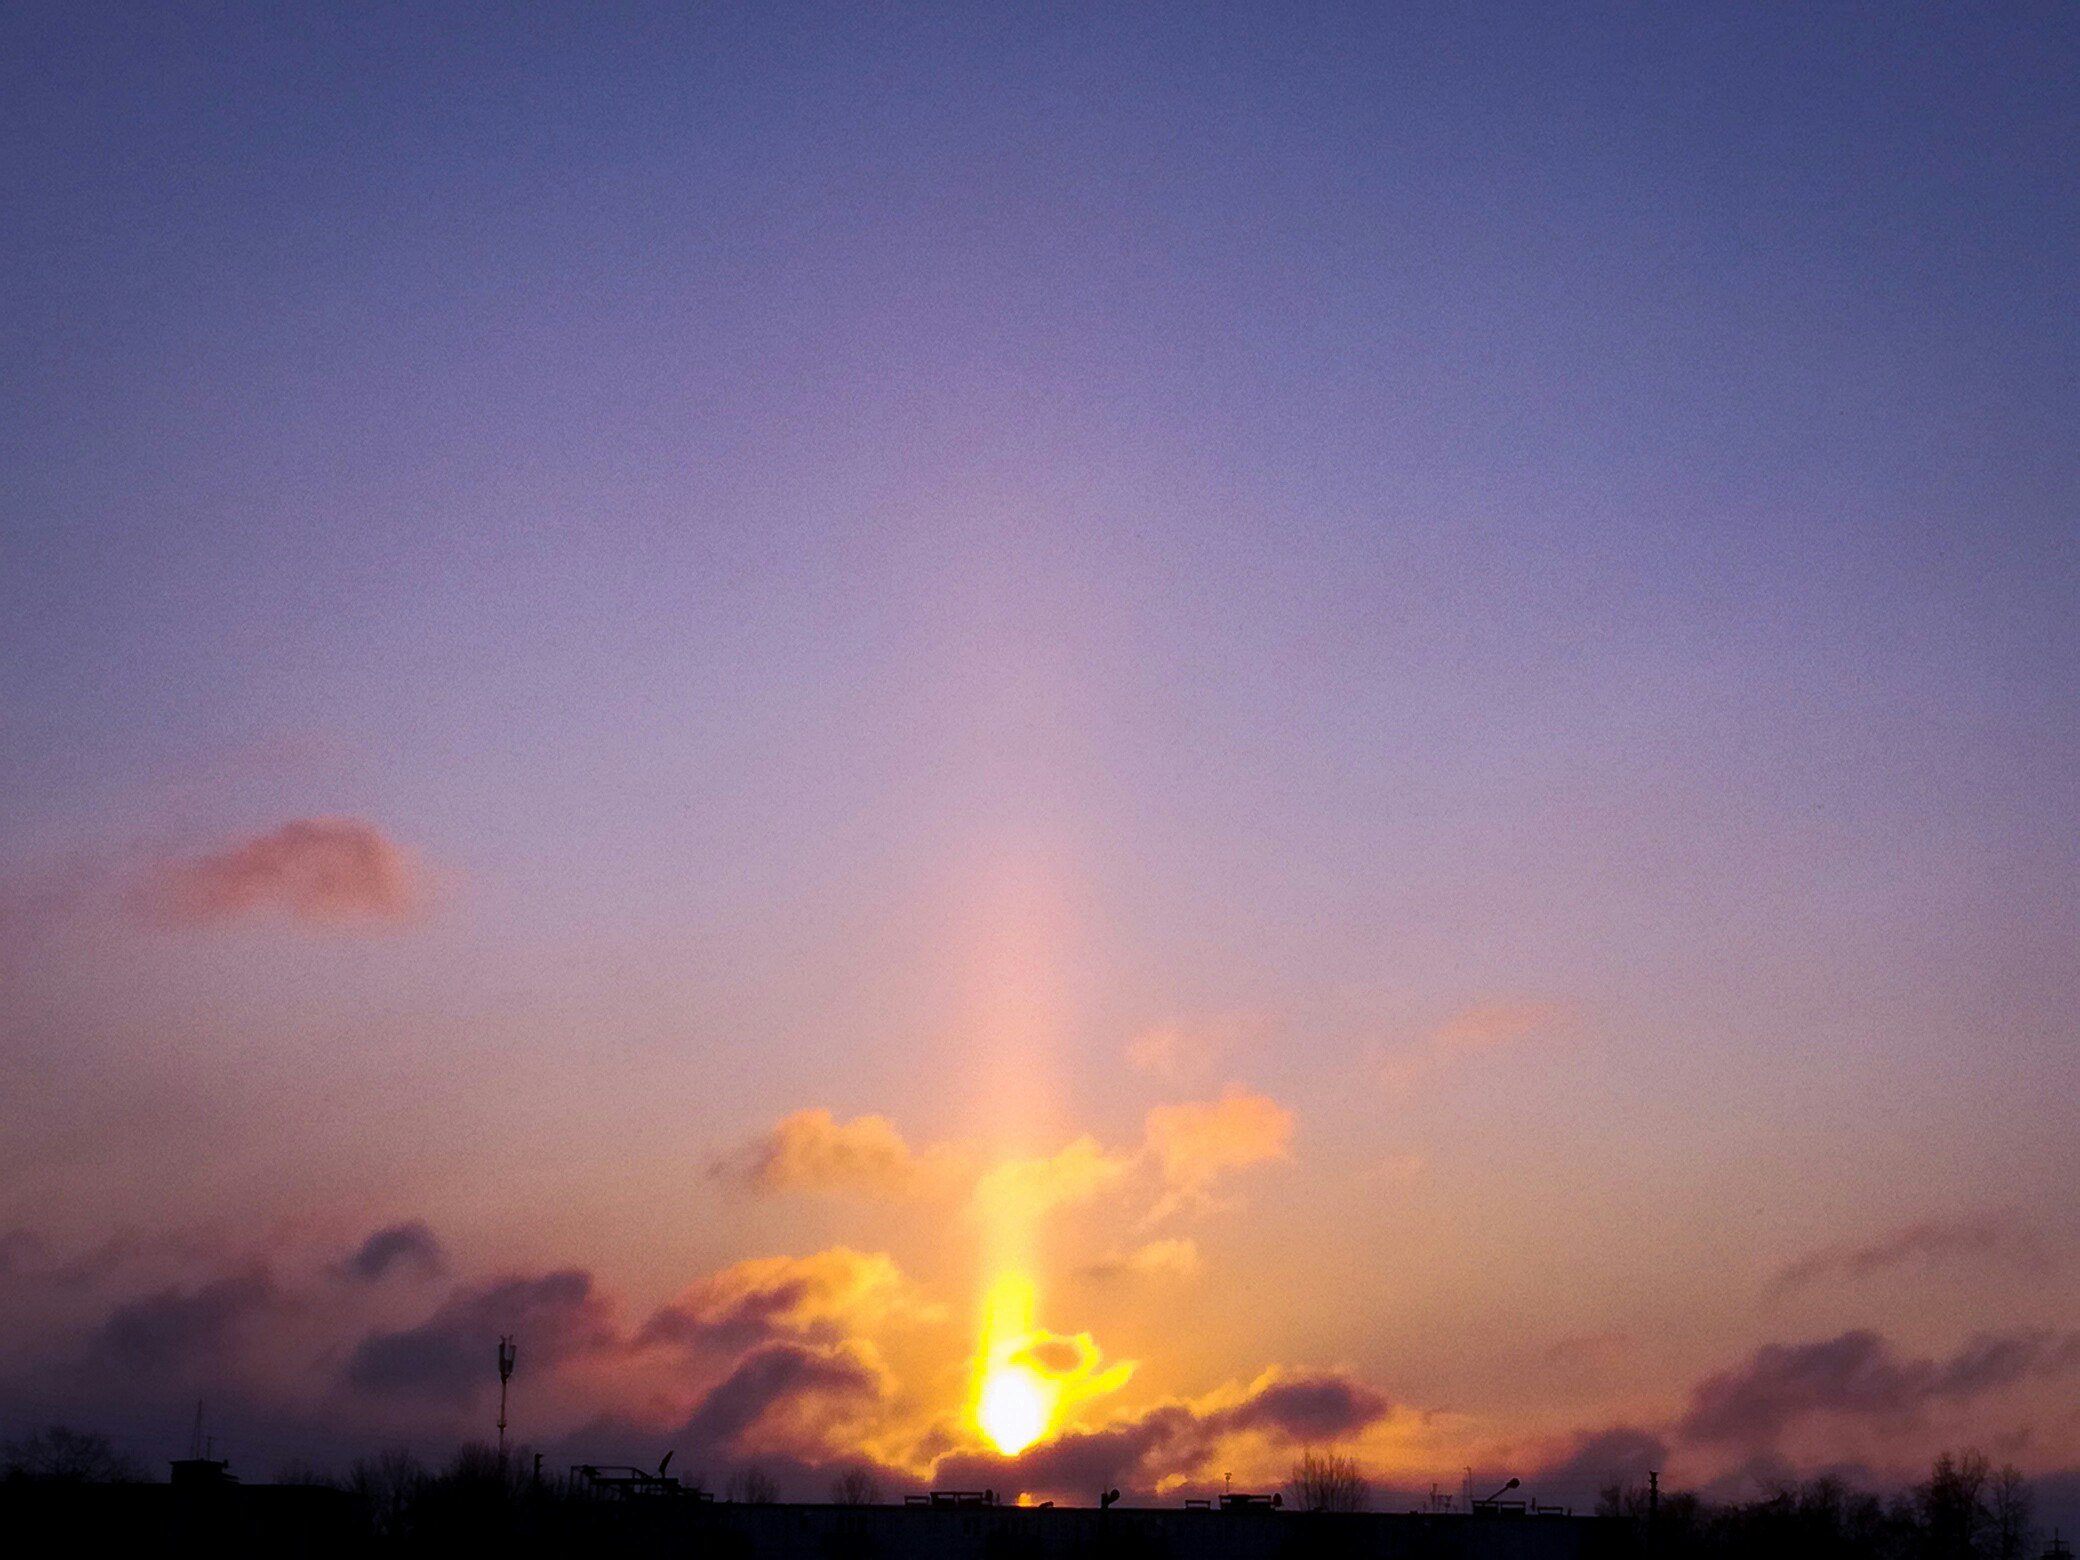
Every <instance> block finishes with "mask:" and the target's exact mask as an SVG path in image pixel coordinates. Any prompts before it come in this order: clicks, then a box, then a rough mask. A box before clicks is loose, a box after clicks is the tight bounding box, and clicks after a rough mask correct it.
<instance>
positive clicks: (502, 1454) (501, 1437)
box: [498, 1334, 520, 1468]
mask: <svg viewBox="0 0 2080 1560" xmlns="http://www.w3.org/2000/svg"><path fill="white" fill-rule="evenodd" d="M519 1352H520V1351H519V1350H518V1349H516V1348H514V1347H513V1340H512V1339H511V1338H510V1337H508V1336H505V1335H503V1334H501V1335H500V1337H499V1340H498V1465H499V1467H501V1468H503V1467H505V1465H506V1383H507V1382H509V1381H511V1380H512V1379H513V1359H514V1356H515V1355H517V1354H518V1353H519Z"/></svg>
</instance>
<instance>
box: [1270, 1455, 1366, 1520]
mask: <svg viewBox="0 0 2080 1560" xmlns="http://www.w3.org/2000/svg"><path fill="white" fill-rule="evenodd" d="M1286 1482H1287V1485H1288V1487H1289V1488H1291V1490H1292V1492H1293V1504H1294V1505H1296V1506H1298V1507H1299V1508H1300V1509H1301V1510H1302V1511H1363V1510H1364V1509H1365V1502H1366V1499H1367V1497H1368V1496H1369V1495H1370V1494H1371V1486H1370V1485H1368V1484H1367V1483H1366V1482H1365V1476H1364V1475H1363V1474H1362V1473H1360V1472H1359V1471H1358V1463H1357V1459H1356V1458H1353V1457H1346V1456H1344V1455H1342V1454H1341V1453H1340V1452H1318V1451H1315V1450H1314V1449H1313V1448H1312V1447H1310V1448H1309V1449H1308V1450H1306V1451H1304V1452H1302V1453H1301V1454H1300V1460H1299V1461H1298V1462H1296V1463H1294V1464H1293V1472H1292V1475H1291V1477H1290V1478H1288V1480H1287V1481H1286Z"/></svg>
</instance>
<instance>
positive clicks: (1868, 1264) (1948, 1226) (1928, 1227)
mask: <svg viewBox="0 0 2080 1560" xmlns="http://www.w3.org/2000/svg"><path fill="white" fill-rule="evenodd" d="M1950 1261H1966V1262H1971V1263H1975V1264H1978V1265H1982V1266H1984V1265H1988V1264H1991V1265H1994V1266H1998V1267H2000V1268H2002V1269H2003V1270H2005V1271H2007V1272H2011V1273H2020V1274H2024V1275H2026V1276H2033V1277H2034V1276H2041V1275H2043V1274H2045V1273H2048V1272H2050V1271H2051V1270H2052V1267H2053V1265H2054V1264H2053V1262H2052V1259H2051V1254H2050V1252H2049V1251H2048V1250H2047V1249H2046V1247H2045V1245H2044V1241H2043V1237H2042V1236H2040V1235H2039V1234H2038V1233H2037V1232H2036V1231H2035V1230H2033V1229H2031V1228H2029V1227H2028V1226H2026V1225H2024V1224H2023V1223H2021V1222H2020V1221H2019V1220H2018V1219H2017V1218H2016V1216H2015V1215H2014V1214H2013V1213H2011V1212H2001V1213H1982V1214H1973V1215H1971V1216H1969V1217H1966V1218H1961V1219H1924V1220H1921V1221H1920V1222H1918V1223H1914V1224H1908V1225H1904V1226H1902V1227H1900V1228H1899V1229H1895V1230H1890V1231H1888V1232H1886V1233H1885V1234H1883V1235H1880V1236H1878V1237H1877V1238H1876V1239H1874V1240H1870V1241H1866V1242H1863V1243H1861V1244H1843V1245H1835V1246H1826V1247H1822V1248H1821V1249H1820V1250H1818V1251H1814V1252H1810V1253H1808V1254H1807V1255H1805V1256H1803V1257H1800V1258H1799V1259H1798V1260H1797V1261H1796V1262H1792V1263H1789V1264H1788V1265H1786V1266H1785V1267H1784V1269H1783V1270H1782V1271H1781V1272H1779V1273H1778V1274H1777V1276H1776V1277H1775V1278H1774V1279H1772V1280H1771V1281H1770V1286H1769V1293H1770V1296H1771V1297H1772V1298H1781V1297H1783V1296H1785V1295H1788V1294H1792V1293H1794V1292H1796V1291H1797V1290H1800V1289H1804V1288H1806V1287H1808V1286H1809V1285H1812V1284H1817V1283H1821V1282H1823V1281H1825V1280H1828V1279H1860V1278H1870V1277H1873V1276H1875V1275H1877V1274H1880V1273H1886V1272H1890V1271H1892V1270H1893V1269H1895V1268H1899V1267H1903V1266H1906V1265H1908V1264H1918V1265H1921V1266H1933V1265H1935V1264H1937V1263H1942V1262H1950Z"/></svg>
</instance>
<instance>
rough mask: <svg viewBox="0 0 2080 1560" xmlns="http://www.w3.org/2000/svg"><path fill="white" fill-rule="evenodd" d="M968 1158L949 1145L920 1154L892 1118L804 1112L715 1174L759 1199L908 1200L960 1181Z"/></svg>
mask: <svg viewBox="0 0 2080 1560" xmlns="http://www.w3.org/2000/svg"><path fill="white" fill-rule="evenodd" d="M962 1166H963V1156H962V1155H961V1154H960V1153H959V1151H958V1150H956V1149H954V1148H952V1147H950V1146H948V1145H943V1144H941V1145H935V1146H932V1147H929V1148H926V1149H924V1150H923V1151H921V1152H918V1151H913V1150H912V1149H911V1147H910V1145H909V1144H908V1143H906V1142H905V1141H904V1140H903V1135H902V1133H900V1132H898V1131H897V1130H896V1127H895V1124H894V1123H893V1122H891V1121H890V1120H889V1119H888V1118H887V1117H886V1116H857V1117H854V1118H853V1119H852V1120H850V1121H839V1120H838V1119H837V1118H836V1117H835V1116H833V1115H832V1114H831V1112H829V1111H828V1110H822V1109H813V1110H798V1111H796V1112H794V1114H792V1115H790V1116H786V1117H783V1118H782V1119H781V1120H780V1121H779V1122H778V1123H777V1124H776V1125H775V1126H774V1127H773V1129H772V1130H771V1131H770V1132H767V1133H766V1134H765V1135H764V1136H763V1137H761V1138H759V1139H758V1140H757V1141H755V1142H753V1143H752V1144H751V1145H750V1146H749V1147H748V1148H747V1149H745V1150H744V1151H743V1152H741V1153H740V1154H738V1155H737V1156H736V1157H735V1158H733V1159H730V1160H724V1161H722V1162H721V1163H718V1164H717V1165H716V1167H715V1173H716V1174H718V1175H721V1176H725V1177H729V1178H732V1179H736V1180H739V1181H741V1182H743V1183H744V1184H745V1185H747V1186H749V1187H750V1188H751V1189H752V1190H754V1191H759V1192H847V1193H852V1194H854V1195H857V1196H865V1197H882V1198H902V1197H910V1196H915V1195H918V1194H920V1193H927V1192H933V1191H941V1190H944V1189H946V1187H947V1186H948V1184H949V1182H952V1181H957V1180H958V1179H959V1178H960V1176H961V1172H962Z"/></svg>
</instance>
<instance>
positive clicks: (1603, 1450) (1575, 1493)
mask: <svg viewBox="0 0 2080 1560" xmlns="http://www.w3.org/2000/svg"><path fill="white" fill-rule="evenodd" d="M1667 1464H1668V1443H1667V1442H1666V1441H1664V1440H1662V1439H1661V1437H1660V1436H1658V1435H1656V1434H1654V1433H1653V1432H1652V1431H1651V1430H1642V1429H1640V1428H1638V1427H1637V1426H1636V1425H1615V1426H1613V1427H1612V1428H1610V1429H1608V1430H1593V1431H1586V1432H1584V1433H1583V1434H1581V1435H1579V1436H1577V1437H1576V1438H1575V1442H1574V1445H1573V1446H1572V1447H1570V1448H1569V1449H1568V1450H1567V1451H1566V1452H1565V1453H1564V1454H1563V1455H1561V1456H1560V1457H1557V1458H1555V1459H1554V1460H1553V1461H1551V1462H1548V1463H1547V1464H1545V1465H1544V1466H1543V1467H1541V1468H1539V1469H1538V1470H1537V1471H1536V1472H1535V1473H1534V1474H1532V1475H1531V1477H1530V1479H1529V1480H1528V1481H1527V1482H1528V1483H1529V1484H1530V1486H1531V1487H1532V1489H1533V1490H1534V1492H1546V1491H1549V1490H1559V1491H1562V1492H1564V1493H1565V1494H1567V1495H1568V1496H1569V1497H1570V1498H1573V1499H1576V1500H1577V1501H1578V1500H1579V1499H1580V1498H1581V1497H1582V1496H1584V1495H1586V1494H1587V1493H1589V1492H1591V1491H1595V1490H1600V1489H1602V1488H1603V1487H1604V1486H1605V1485H1607V1484H1611V1483H1617V1484H1621V1485H1632V1484H1643V1483H1645V1482H1646V1477H1647V1470H1648V1469H1649V1468H1663V1467H1666V1466H1667Z"/></svg>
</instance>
